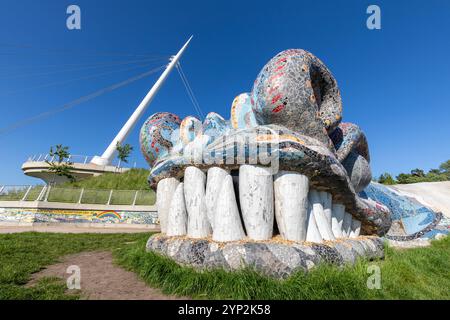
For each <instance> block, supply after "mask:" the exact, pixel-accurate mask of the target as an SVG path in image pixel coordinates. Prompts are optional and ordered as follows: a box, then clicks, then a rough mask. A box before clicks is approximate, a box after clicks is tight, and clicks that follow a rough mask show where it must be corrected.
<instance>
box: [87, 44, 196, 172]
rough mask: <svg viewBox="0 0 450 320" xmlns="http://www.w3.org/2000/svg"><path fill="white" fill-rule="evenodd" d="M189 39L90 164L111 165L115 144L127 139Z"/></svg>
mask: <svg viewBox="0 0 450 320" xmlns="http://www.w3.org/2000/svg"><path fill="white" fill-rule="evenodd" d="M191 39H192V36H191V37H190V38H189V40H188V41H186V43H185V44H184V46H183V47H182V48H181V49H180V51H178V53H177V54H176V56H174V57H172V58H171V61H170V63H169V64H168V65H167V68H166V70H164V72H163V73H162V74H161V76H160V77H159V79H158V81H156V82H155V84H154V85H153V87H152V88H151V89H150V91H149V92H148V93H147V95H146V96H145V98H144V99H143V100H142V102H141V103H140V104H139V106H138V107H137V108H136V110H135V111H134V112H133V114H132V115H131V117H130V118H129V119H128V120H127V122H126V123H125V124H124V126H123V127H122V129H120V131H119V133H118V134H117V135H116V137H115V138H114V139H113V141H111V143H110V144H109V146H108V148H106V150H105V152H103V154H102V156H101V157H99V156H95V157H94V158H93V159H92V161H91V163H93V164H96V165H100V166H106V165H110V164H111V162H112V160H113V158H114V153H115V152H116V149H117V143H119V144H122V143H123V141H124V140H125V139H126V138H127V136H128V134H129V133H130V131H131V130H132V129H133V127H134V126H135V125H136V123H137V121H138V120H139V118H140V117H141V116H142V114H143V113H144V112H145V110H146V109H147V107H148V106H149V104H150V102H152V100H153V98H154V97H155V95H156V93H157V92H158V90H159V89H160V88H161V86H162V84H163V83H164V81H165V80H166V78H167V76H168V75H169V73H170V72H171V71H172V69H173V68H174V67H175V66H176V64H177V63H178V60H179V59H180V57H181V55H182V54H183V52H184V50H185V49H186V48H187V46H188V44H189V42H190V41H191Z"/></svg>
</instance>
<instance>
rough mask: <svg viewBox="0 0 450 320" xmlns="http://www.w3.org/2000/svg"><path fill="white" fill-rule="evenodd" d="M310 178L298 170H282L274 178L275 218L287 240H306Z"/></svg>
mask: <svg viewBox="0 0 450 320" xmlns="http://www.w3.org/2000/svg"><path fill="white" fill-rule="evenodd" d="M308 192H309V179H308V177H307V176H305V175H302V174H299V173H297V172H290V171H280V172H279V173H278V174H276V175H275V178H274V193H275V218H276V221H277V225H278V230H279V231H280V234H281V236H282V237H283V238H284V239H286V240H291V241H305V240H306V232H307V220H308V203H309V201H308Z"/></svg>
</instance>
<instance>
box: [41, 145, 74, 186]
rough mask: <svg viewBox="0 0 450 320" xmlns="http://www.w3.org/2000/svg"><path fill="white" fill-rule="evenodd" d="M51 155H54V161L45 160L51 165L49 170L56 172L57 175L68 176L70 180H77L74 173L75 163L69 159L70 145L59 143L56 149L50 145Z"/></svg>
mask: <svg viewBox="0 0 450 320" xmlns="http://www.w3.org/2000/svg"><path fill="white" fill-rule="evenodd" d="M49 155H50V157H52V159H51V160H52V161H48V160H45V162H46V163H47V164H48V165H49V168H48V170H49V171H51V172H54V173H55V174H56V175H57V176H60V177H66V178H67V179H68V180H69V181H70V182H75V176H74V175H73V174H72V169H73V166H72V164H73V163H72V162H70V161H69V158H70V153H69V147H66V146H63V145H62V144H57V145H56V146H55V150H53V147H50V152H49ZM55 158H56V159H55ZM66 159H67V160H66ZM55 160H56V161H55ZM64 160H66V161H64Z"/></svg>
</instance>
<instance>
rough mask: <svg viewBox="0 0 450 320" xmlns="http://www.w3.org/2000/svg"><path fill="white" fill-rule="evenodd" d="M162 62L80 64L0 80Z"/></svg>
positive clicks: (151, 59) (148, 60)
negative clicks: (68, 67)
mask: <svg viewBox="0 0 450 320" xmlns="http://www.w3.org/2000/svg"><path fill="white" fill-rule="evenodd" d="M163 60H167V59H165V58H148V59H139V60H130V61H115V62H107V63H105V62H103V63H96V64H92V63H91V64H81V65H78V66H79V67H76V68H73V67H74V66H76V65H72V68H71V69H62V70H52V71H48V72H38V73H26V74H19V75H17V74H14V75H11V76H10V77H9V76H6V77H0V80H3V79H8V80H11V79H18V78H24V77H36V76H47V75H52V74H57V73H63V72H77V71H80V70H89V69H98V68H105V67H110V66H118V65H127V64H135V63H141V62H162V61H163Z"/></svg>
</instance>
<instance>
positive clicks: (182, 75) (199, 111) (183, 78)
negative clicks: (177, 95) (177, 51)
mask: <svg viewBox="0 0 450 320" xmlns="http://www.w3.org/2000/svg"><path fill="white" fill-rule="evenodd" d="M176 67H177V70H178V74H179V75H180V78H181V81H182V82H183V85H184V88H185V89H186V92H187V94H188V96H189V99H190V100H191V102H192V105H193V106H194V109H195V111H196V112H197V114H198V116H199V117H200V120H202V119H203V118H204V114H203V111H202V109H201V107H200V104H199V103H198V100H197V98H196V97H195V95H194V91H192V88H191V86H190V84H189V81H188V79H187V77H186V74H185V73H184V72H183V68H182V67H181V63H180V62H178V63H177V65H176Z"/></svg>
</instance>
